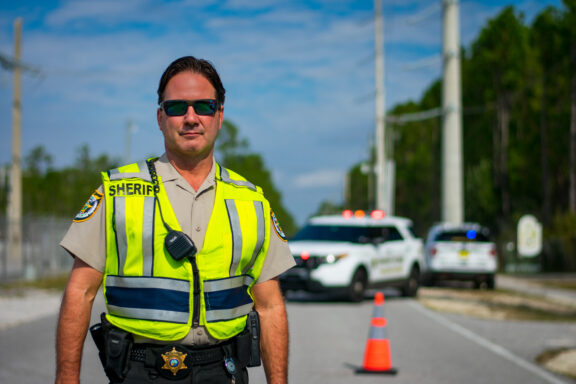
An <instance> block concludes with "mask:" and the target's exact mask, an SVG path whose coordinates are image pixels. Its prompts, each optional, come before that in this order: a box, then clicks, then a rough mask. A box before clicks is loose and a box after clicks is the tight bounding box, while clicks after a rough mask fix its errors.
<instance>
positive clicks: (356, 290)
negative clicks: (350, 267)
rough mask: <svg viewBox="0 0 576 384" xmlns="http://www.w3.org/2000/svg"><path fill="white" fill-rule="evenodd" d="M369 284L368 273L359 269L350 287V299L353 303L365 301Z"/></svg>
mask: <svg viewBox="0 0 576 384" xmlns="http://www.w3.org/2000/svg"><path fill="white" fill-rule="evenodd" d="M367 284H368V276H367V275H366V271H365V270H364V269H362V268H360V269H357V270H356V272H354V276H353V277H352V281H351V282H350V285H349V286H348V299H349V300H350V301H353V302H359V301H362V300H364V293H365V292H366V285H367Z"/></svg>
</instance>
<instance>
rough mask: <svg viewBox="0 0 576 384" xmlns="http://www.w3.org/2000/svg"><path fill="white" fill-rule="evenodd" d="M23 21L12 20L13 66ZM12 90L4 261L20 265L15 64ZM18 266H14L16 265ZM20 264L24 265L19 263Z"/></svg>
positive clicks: (19, 84)
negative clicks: (10, 153)
mask: <svg viewBox="0 0 576 384" xmlns="http://www.w3.org/2000/svg"><path fill="white" fill-rule="evenodd" d="M21 36H22V19H21V18H18V19H16V20H15V21H14V59H15V61H16V63H20V62H21V58H22V48H21V46H22V39H21ZM13 71H14V72H13V73H14V90H13V104H12V167H11V172H10V189H9V195H8V236H7V237H8V253H7V259H8V260H11V261H13V262H15V264H16V263H18V262H23V259H22V155H21V124H22V109H21V106H22V100H21V99H22V68H21V66H20V65H15V66H14V68H13ZM16 265H17V264H16ZM22 265H23V263H22Z"/></svg>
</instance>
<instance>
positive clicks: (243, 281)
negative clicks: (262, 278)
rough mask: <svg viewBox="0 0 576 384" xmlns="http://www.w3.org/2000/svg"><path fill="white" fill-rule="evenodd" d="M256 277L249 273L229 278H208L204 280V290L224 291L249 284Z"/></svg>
mask: <svg viewBox="0 0 576 384" xmlns="http://www.w3.org/2000/svg"><path fill="white" fill-rule="evenodd" d="M253 281H254V278H252V277H251V276H248V275H241V276H234V277H231V278H228V279H219V280H207V281H204V292H216V291H224V290H226V289H233V288H239V287H242V286H244V285H245V286H249V285H250V284H252V282H253Z"/></svg>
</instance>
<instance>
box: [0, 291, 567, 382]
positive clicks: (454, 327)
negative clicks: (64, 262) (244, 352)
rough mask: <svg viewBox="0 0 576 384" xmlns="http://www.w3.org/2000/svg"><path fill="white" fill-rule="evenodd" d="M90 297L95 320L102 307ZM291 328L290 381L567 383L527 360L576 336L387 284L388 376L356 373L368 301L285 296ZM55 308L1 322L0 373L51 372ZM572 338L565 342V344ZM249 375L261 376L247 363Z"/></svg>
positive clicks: (31, 377) (98, 377) (41, 375)
mask: <svg viewBox="0 0 576 384" xmlns="http://www.w3.org/2000/svg"><path fill="white" fill-rule="evenodd" d="M102 308H103V306H102V302H101V300H98V301H97V303H96V306H95V311H94V316H93V318H94V322H96V321H97V318H98V313H99V312H100V311H102ZM287 308H288V314H289V321H290V328H291V348H290V351H291V353H290V382H291V383H304V384H306V383H331V384H339V383H342V384H349V383H363V384H368V383H381V382H389V383H406V384H408V383H410V384H413V383H426V384H435V383H438V384H461V383H467V384H476V383H477V384H480V383H482V384H484V383H521V384H532V383H533V384H563V383H574V381H570V380H569V379H566V378H563V377H561V376H558V375H555V374H553V373H550V372H548V371H546V370H544V369H542V368H540V367H539V366H538V365H536V364H534V363H533V361H534V358H535V357H536V356H537V355H538V354H540V353H541V352H542V351H543V350H545V349H548V348H550V347H553V346H554V345H557V344H559V343H570V342H572V343H576V340H574V338H575V337H576V336H574V335H576V323H557V322H555V323H551V322H535V321H498V320H482V319H475V318H469V317H466V316H460V315H449V314H445V313H438V312H433V311H430V310H428V309H426V308H425V307H423V306H422V305H421V304H419V303H418V302H417V301H415V300H412V299H404V298H399V297H394V296H393V295H392V294H388V293H386V300H385V304H384V310H385V315H386V318H387V320H388V327H387V331H388V337H389V339H390V343H391V353H392V364H393V366H394V367H395V368H397V369H398V374H397V375H395V376H388V375H386V376H380V375H357V374H355V372H354V367H359V366H361V365H362V361H363V356H364V350H365V346H366V342H367V337H368V333H369V330H370V320H371V317H372V311H373V308H374V306H373V301H372V300H371V299H369V298H367V299H366V300H364V301H363V302H362V303H359V304H352V303H345V302H338V301H329V300H328V301H318V300H316V299H314V298H310V297H307V296H304V295H298V296H293V297H289V300H288V301H287ZM55 326H56V313H55V312H53V313H51V314H49V315H44V316H43V317H42V318H40V319H38V320H33V321H28V322H24V323H22V324H19V325H13V326H10V327H7V328H4V329H2V330H0V382H1V383H19V384H40V383H42V384H44V383H49V382H51V381H53V375H54V368H55V358H54V337H55V336H54V330H55ZM573 345H574V344H573ZM250 372H251V383H255V384H258V383H265V380H264V374H263V370H262V368H261V367H260V368H252V369H250ZM106 382H107V381H106V377H105V376H104V374H103V372H102V369H101V367H100V365H99V362H98V358H97V355H96V350H95V347H94V346H93V343H92V341H91V340H89V341H88V342H87V343H86V347H85V353H84V367H83V372H82V383H85V384H100V383H106Z"/></svg>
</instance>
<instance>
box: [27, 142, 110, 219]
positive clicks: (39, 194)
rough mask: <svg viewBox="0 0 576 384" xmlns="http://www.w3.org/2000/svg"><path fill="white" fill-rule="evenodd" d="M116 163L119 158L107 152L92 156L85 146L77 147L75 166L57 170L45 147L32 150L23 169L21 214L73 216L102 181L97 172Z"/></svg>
mask: <svg viewBox="0 0 576 384" xmlns="http://www.w3.org/2000/svg"><path fill="white" fill-rule="evenodd" d="M118 165H119V160H118V159H111V158H109V157H108V156H107V155H101V156H99V157H96V158H92V157H91V156H90V151H89V149H88V146H87V145H84V146H82V147H80V148H79V149H78V157H77V160H76V166H75V167H69V168H65V169H62V170H56V169H54V168H53V166H52V156H51V155H49V154H48V153H47V152H46V150H45V149H44V147H42V146H39V147H36V148H34V149H32V150H31V151H30V153H29V154H28V155H27V156H26V158H25V160H24V169H23V172H22V190H23V193H22V195H23V196H22V207H23V213H24V214H25V215H52V216H57V217H58V216H59V217H72V216H73V215H74V214H76V213H77V212H78V211H79V210H80V208H82V205H83V204H84V202H85V201H86V200H87V199H88V197H89V196H90V195H91V194H92V192H93V191H94V190H95V189H96V188H97V187H98V186H99V185H100V184H101V183H102V180H101V177H100V172H101V171H104V170H107V169H111V168H115V167H117V166H118Z"/></svg>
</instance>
